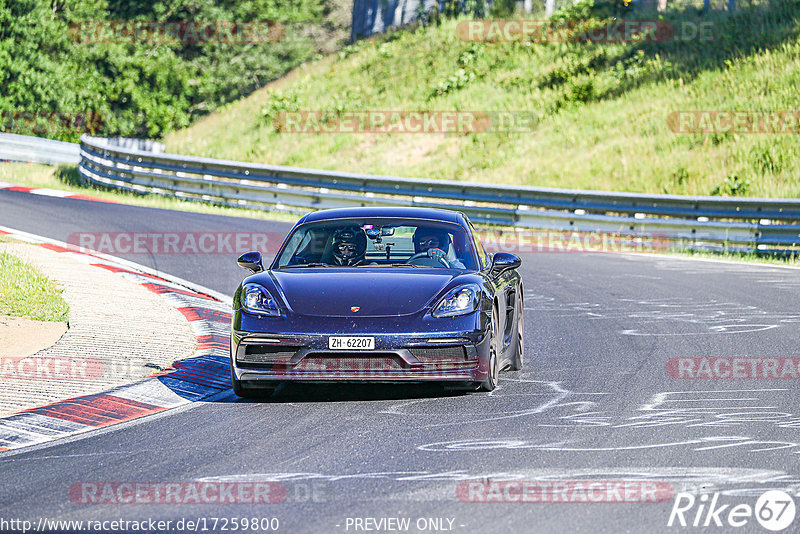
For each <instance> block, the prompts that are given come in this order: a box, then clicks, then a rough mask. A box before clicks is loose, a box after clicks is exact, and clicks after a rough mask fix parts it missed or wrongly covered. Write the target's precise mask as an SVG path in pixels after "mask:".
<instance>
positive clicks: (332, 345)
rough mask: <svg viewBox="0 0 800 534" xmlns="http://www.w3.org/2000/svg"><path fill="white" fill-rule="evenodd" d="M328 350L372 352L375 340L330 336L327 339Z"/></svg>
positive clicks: (371, 338) (372, 338)
mask: <svg viewBox="0 0 800 534" xmlns="http://www.w3.org/2000/svg"><path fill="white" fill-rule="evenodd" d="M328 348H329V349H339V350H373V349H374V348H375V338H374V337H348V336H331V337H329V338H328Z"/></svg>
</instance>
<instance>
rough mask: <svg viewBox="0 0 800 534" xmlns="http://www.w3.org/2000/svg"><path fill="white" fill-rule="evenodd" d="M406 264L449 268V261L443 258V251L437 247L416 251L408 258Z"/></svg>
mask: <svg viewBox="0 0 800 534" xmlns="http://www.w3.org/2000/svg"><path fill="white" fill-rule="evenodd" d="M406 264H408V265H423V266H425V267H444V268H446V269H449V268H450V262H449V261H447V258H445V252H444V251H443V250H442V249H439V248H429V249H428V250H426V251H425V252H418V253H417V254H414V255H413V256H411V257H410V258H408V260H406Z"/></svg>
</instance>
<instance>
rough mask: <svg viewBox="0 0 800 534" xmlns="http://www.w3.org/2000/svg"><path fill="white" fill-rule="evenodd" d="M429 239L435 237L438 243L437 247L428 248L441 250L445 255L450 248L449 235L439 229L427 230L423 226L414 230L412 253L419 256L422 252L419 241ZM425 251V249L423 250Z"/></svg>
mask: <svg viewBox="0 0 800 534" xmlns="http://www.w3.org/2000/svg"><path fill="white" fill-rule="evenodd" d="M431 237H435V238H436V239H437V240H438V241H439V243H438V245H437V246H431V247H428V248H438V249H439V250H443V251H444V252H445V253H447V250H448V249H449V248H450V234H449V233H448V232H447V231H445V230H442V229H439V228H428V227H425V226H420V227H419V228H417V229H416V230H414V236H413V238H412V239H413V240H414V252H415V253H417V254H419V253H420V252H422V246H421V241H422V240H423V239H428V238H431ZM425 250H427V248H426V249H425Z"/></svg>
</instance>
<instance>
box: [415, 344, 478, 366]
mask: <svg viewBox="0 0 800 534" xmlns="http://www.w3.org/2000/svg"><path fill="white" fill-rule="evenodd" d="M408 351H409V352H410V353H411V355H412V356H414V357H415V358H416V359H418V360H419V361H421V362H422V363H428V362H436V361H442V360H449V361H464V360H466V359H467V349H466V347H464V346H457V347H415V348H413V349H408Z"/></svg>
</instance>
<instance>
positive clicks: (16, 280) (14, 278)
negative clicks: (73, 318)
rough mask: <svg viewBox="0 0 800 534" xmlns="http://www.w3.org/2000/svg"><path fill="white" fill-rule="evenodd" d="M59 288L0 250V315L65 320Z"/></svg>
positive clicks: (65, 314) (65, 310)
mask: <svg viewBox="0 0 800 534" xmlns="http://www.w3.org/2000/svg"><path fill="white" fill-rule="evenodd" d="M61 293H62V291H61V290H60V289H58V288H57V287H56V285H55V284H54V283H53V282H52V281H50V280H49V279H48V278H47V277H45V276H44V275H43V274H41V273H40V272H39V271H37V270H36V269H34V268H33V267H31V266H30V265H28V264H27V263H25V262H23V261H22V260H20V259H19V258H17V257H16V256H13V255H11V254H9V253H7V252H0V314H3V315H11V316H15V317H27V318H28V319H33V320H35V321H54V322H60V323H65V322H67V319H68V317H69V306H68V305H67V303H66V302H65V301H64V299H63V298H62V297H61Z"/></svg>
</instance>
